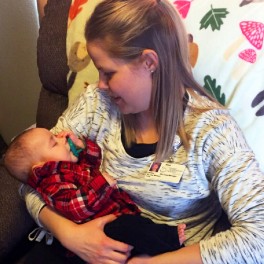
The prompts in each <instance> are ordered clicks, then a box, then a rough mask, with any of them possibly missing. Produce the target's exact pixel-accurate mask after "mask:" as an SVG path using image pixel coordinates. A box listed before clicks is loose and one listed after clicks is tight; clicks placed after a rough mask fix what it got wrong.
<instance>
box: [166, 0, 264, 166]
mask: <svg viewBox="0 0 264 264" xmlns="http://www.w3.org/2000/svg"><path fill="white" fill-rule="evenodd" d="M171 2H172V3H173V4H174V6H175V7H176V9H177V10H178V12H179V13H180V15H181V17H182V19H183V21H184V23H185V25H186V27H187V32H188V40H189V49H190V62H191V66H192V68H193V73H194V75H195V77H196V79H197V80H198V81H199V83H200V84H201V85H202V86H204V87H205V89H207V90H208V91H209V92H210V93H211V94H212V95H213V96H214V97H215V98H216V99H217V100H218V101H219V102H220V103H221V104H223V105H225V106H227V107H228V108H229V109H230V112H231V114H232V115H233V116H234V118H235V119H236V121H237V122H238V124H239V125H240V127H241V128H242V130H243V132H244V134H245V137H246V139H247V141H248V143H249V144H250V146H251V147H252V149H253V150H254V152H255V154H256V157H257V159H258V161H259V162H260V166H261V168H262V169H263V170H264V152H263V146H264V136H263V135H264V45H263V41H264V15H263V14H264V0H241V1H239V0H236V1H235V0H233V1H230V0H186V1H177V0H176V1H173V0H171Z"/></svg>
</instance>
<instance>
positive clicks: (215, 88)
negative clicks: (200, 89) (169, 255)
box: [204, 75, 226, 105]
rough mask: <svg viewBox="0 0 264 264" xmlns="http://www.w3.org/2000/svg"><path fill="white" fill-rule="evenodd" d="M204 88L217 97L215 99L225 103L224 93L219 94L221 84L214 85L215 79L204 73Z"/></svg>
mask: <svg viewBox="0 0 264 264" xmlns="http://www.w3.org/2000/svg"><path fill="white" fill-rule="evenodd" d="M204 88H205V89H206V90H207V91H208V92H209V93H210V94H211V95H212V96H213V97H214V98H216V99H217V101H218V102H219V103H220V104H222V105H225V103H226V100H225V94H224V93H222V94H221V86H220V85H216V79H212V77H211V76H209V75H206V76H205V77H204Z"/></svg>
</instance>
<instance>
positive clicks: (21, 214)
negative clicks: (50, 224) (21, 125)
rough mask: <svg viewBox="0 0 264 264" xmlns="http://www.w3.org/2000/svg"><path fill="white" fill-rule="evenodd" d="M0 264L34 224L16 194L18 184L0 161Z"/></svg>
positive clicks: (23, 203)
mask: <svg viewBox="0 0 264 264" xmlns="http://www.w3.org/2000/svg"><path fill="white" fill-rule="evenodd" d="M0 185H1V192H0V211H1V217H0V263H7V262H6V261H3V260H4V258H5V257H6V256H7V255H8V254H9V253H10V252H11V251H12V249H14V248H15V247H16V245H17V243H18V241H21V240H23V238H24V237H25V236H27V234H28V233H29V232H30V231H31V230H32V229H33V227H34V226H35V225H34V222H33V220H32V218H31V217H30V215H29V214H28V212H27V210H26V206H25V202H24V201H23V200H22V199H21V198H20V196H19V194H18V187H19V185H20V183H19V182H18V181H17V180H15V179H14V178H12V177H11V176H10V175H9V174H8V172H7V171H6V169H5V167H4V166H3V161H2V159H1V160H0Z"/></svg>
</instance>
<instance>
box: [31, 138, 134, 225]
mask: <svg viewBox="0 0 264 264" xmlns="http://www.w3.org/2000/svg"><path fill="white" fill-rule="evenodd" d="M100 164H101V150H100V147H99V146H98V145H97V144H95V143H94V142H93V141H91V140H88V139H86V148H85V149H84V150H83V151H82V152H81V153H80V154H79V161H78V163H73V162H67V161H59V162H55V161H49V162H46V163H45V164H44V165H41V166H36V167H34V168H33V171H32V172H33V173H32V174H31V175H30V177H29V180H28V184H29V185H30V186H31V187H33V188H34V189H36V190H37V191H38V192H39V193H40V194H41V195H42V197H43V199H44V201H45V202H46V204H47V205H49V206H51V207H53V208H55V210H57V211H58V212H59V213H61V214H62V215H64V216H65V217H67V218H68V219H71V220H73V221H74V222H76V223H82V222H86V221H88V220H91V219H93V218H97V217H100V216H104V215H107V214H115V215H120V214H137V213H139V209H138V207H137V206H136V205H135V203H134V202H133V201H132V200H131V198H130V197H129V195H128V194H127V193H126V192H124V191H122V190H121V189H118V187H117V186H114V187H111V186H110V185H109V184H108V183H107V181H106V180H105V178H104V177H103V176H102V174H101V172H100V170H99V168H100Z"/></svg>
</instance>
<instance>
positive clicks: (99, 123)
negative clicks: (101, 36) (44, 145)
mask: <svg viewBox="0 0 264 264" xmlns="http://www.w3.org/2000/svg"><path fill="white" fill-rule="evenodd" d="M202 102H203V104H204V106H208V105H211V106H213V103H212V102H210V101H209V100H208V99H206V98H203V99H202ZM199 104H201V103H200V102H199ZM191 105H193V106H196V105H198V102H197V98H194V97H192V96H191V95H189V102H188V105H187V108H186V110H185V117H184V122H185V126H186V131H187V133H188V134H189V135H191V138H192V140H191V142H190V144H191V146H190V150H189V151H188V152H186V150H185V149H184V148H183V147H182V146H181V147H179V148H178V150H177V151H176V152H175V153H174V155H173V156H172V157H171V158H170V160H168V161H165V162H173V163H174V164H181V165H184V166H185V170H184V172H183V175H181V177H180V180H179V182H176V183H175V182H174V181H171V182H170V181H169V180H168V179H166V181H162V180H160V179H156V178H155V179H151V178H149V177H146V173H147V171H148V170H149V166H150V164H151V162H152V161H153V159H154V156H153V155H152V156H148V157H144V158H138V159H136V158H133V157H131V156H129V155H128V154H127V153H126V152H125V150H124V147H123V145H122V142H121V120H120V113H119V112H118V109H117V108H116V107H115V106H113V105H112V104H111V102H110V99H109V98H108V97H107V94H105V93H104V92H102V91H100V90H98V89H96V87H95V86H89V87H88V88H87V91H86V92H85V93H84V94H82V95H81V96H80V97H79V99H78V100H77V101H76V102H75V104H73V105H72V106H71V107H70V108H69V109H67V110H66V111H65V113H64V114H63V115H62V117H60V118H59V120H58V123H57V125H56V126H55V128H53V132H54V133H57V132H59V131H61V130H65V129H70V130H72V131H74V132H75V133H77V134H78V135H79V136H81V135H83V136H88V137H89V138H90V139H92V140H96V141H97V143H98V144H99V145H100V147H101V148H102V151H103V162H102V170H103V171H106V172H108V173H109V174H110V175H112V176H114V177H116V178H117V179H118V185H119V186H120V187H121V188H123V189H124V190H126V191H127V192H128V193H129V194H130V195H131V196H132V198H133V199H134V201H135V202H136V203H137V204H138V205H139V207H140V208H141V210H142V211H143V215H144V216H146V217H149V218H151V219H152V220H153V221H155V222H157V223H166V224H169V225H177V224H178V223H186V225H187V230H186V236H187V241H186V245H188V244H193V243H197V242H199V243H200V249H201V254H202V260H203V263H206V264H212V263H214V264H215V263H221V264H230V263H232V264H233V263H238V264H243V263H248V264H249V263H252V264H253V263H254V264H256V263H264V174H263V173H262V172H261V171H260V169H259V165H258V163H257V161H256V160H255V157H254V154H253V153H252V151H251V149H250V148H249V146H248V145H247V143H246V141H245V138H244V137H243V134H242V132H241V130H240V128H239V127H238V125H237V123H236V122H235V121H234V119H233V118H232V117H231V116H230V115H229V112H228V110H222V109H221V110H219V109H216V108H215V109H214V110H208V111H205V112H202V113H197V112H195V111H193V110H192V108H191V107H190V106H191ZM25 197H26V202H27V207H28V209H29V211H30V213H31V215H32V216H33V217H34V219H35V220H36V222H38V212H39V210H40V208H41V207H42V206H43V202H42V201H41V199H40V197H39V196H38V195H37V194H36V193H35V192H34V191H30V192H27V194H26V196H25ZM221 207H222V208H223V209H224V211H225V212H226V214H227V215H228V219H229V221H230V223H231V225H232V227H231V229H230V230H228V231H225V232H221V233H218V234H217V235H215V236H213V237H212V236H211V234H212V230H213V226H214V224H215V222H216V221H217V220H218V219H219V217H220V215H221V212H222V210H221Z"/></svg>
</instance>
